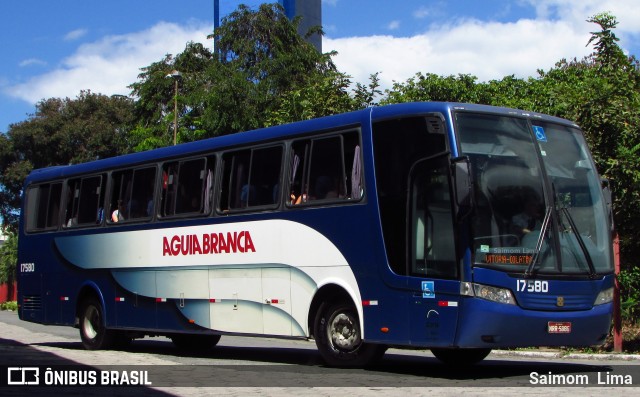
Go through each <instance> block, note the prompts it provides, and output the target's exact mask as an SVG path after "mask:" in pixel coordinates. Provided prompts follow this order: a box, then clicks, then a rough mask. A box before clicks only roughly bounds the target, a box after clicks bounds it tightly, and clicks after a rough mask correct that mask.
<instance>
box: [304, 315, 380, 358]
mask: <svg viewBox="0 0 640 397" xmlns="http://www.w3.org/2000/svg"><path fill="white" fill-rule="evenodd" d="M360 335H361V332H360V321H359V320H358V313H357V311H356V309H355V307H353V305H348V304H323V305H322V307H321V308H320V310H319V311H318V315H317V317H316V321H315V324H314V336H315V340H316V346H318V350H319V351H320V355H321V356H322V358H323V359H324V361H325V362H326V363H327V364H328V365H331V366H337V367H347V366H348V367H354V366H358V367H359V366H365V365H367V364H371V363H372V362H374V361H376V360H378V359H380V358H382V356H383V355H384V352H385V351H386V350H387V347H386V346H384V345H374V344H369V343H365V342H363V341H362V338H361V337H360Z"/></svg>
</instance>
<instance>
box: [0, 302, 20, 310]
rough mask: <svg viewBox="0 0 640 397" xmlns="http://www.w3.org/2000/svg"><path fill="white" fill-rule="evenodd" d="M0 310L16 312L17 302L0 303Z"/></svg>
mask: <svg viewBox="0 0 640 397" xmlns="http://www.w3.org/2000/svg"><path fill="white" fill-rule="evenodd" d="M0 310H10V311H12V312H13V311H16V310H18V302H16V301H9V302H3V303H0Z"/></svg>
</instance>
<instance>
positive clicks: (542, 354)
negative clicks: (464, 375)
mask: <svg viewBox="0 0 640 397" xmlns="http://www.w3.org/2000/svg"><path fill="white" fill-rule="evenodd" d="M491 354H495V355H496V356H519V357H532V358H564V359H575V360H612V361H634V360H640V354H622V353H565V352H562V351H527V350H492V351H491Z"/></svg>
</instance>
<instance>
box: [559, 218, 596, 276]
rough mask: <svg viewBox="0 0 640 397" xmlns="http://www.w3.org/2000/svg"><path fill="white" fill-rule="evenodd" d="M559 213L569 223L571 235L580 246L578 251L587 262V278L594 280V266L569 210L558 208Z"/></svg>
mask: <svg viewBox="0 0 640 397" xmlns="http://www.w3.org/2000/svg"><path fill="white" fill-rule="evenodd" d="M560 211H561V212H562V213H564V214H565V215H566V217H567V220H568V221H569V226H570V227H571V230H573V234H575V236H576V240H577V241H578V245H579V246H580V249H581V250H582V253H583V254H584V258H585V259H586V260H587V266H589V277H590V278H594V277H595V276H596V268H595V266H593V260H592V259H591V254H589V250H588V249H587V246H586V245H585V243H584V239H583V238H582V236H581V235H580V231H579V230H578V228H577V227H576V223H575V222H574V221H573V217H572V216H571V213H570V212H569V209H568V208H567V207H562V208H560Z"/></svg>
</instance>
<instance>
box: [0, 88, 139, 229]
mask: <svg viewBox="0 0 640 397" xmlns="http://www.w3.org/2000/svg"><path fill="white" fill-rule="evenodd" d="M132 125H133V101H132V100H130V99H129V98H126V97H119V96H113V97H108V96H105V95H100V94H94V93H91V92H89V91H82V92H81V93H80V94H79V95H78V97H77V98H76V99H69V98H66V99H59V98H50V99H46V100H42V101H40V102H39V103H38V104H37V105H36V112H35V114H33V115H32V116H30V117H29V118H28V119H27V120H25V121H22V122H20V123H16V124H11V125H10V126H9V131H8V132H7V134H6V135H2V138H1V139H0V165H1V166H2V167H0V198H2V200H0V217H2V218H3V219H4V222H5V225H7V227H9V228H10V229H11V230H16V227H17V218H18V216H17V214H18V210H19V208H20V195H21V192H22V184H23V183H24V179H25V178H26V176H27V175H28V174H29V172H30V171H31V170H32V169H34V168H42V167H49V166H52V165H66V164H72V163H81V162H85V161H90V160H95V159H99V158H106V157H113V156H116V155H119V154H123V153H125V152H127V150H128V149H127V148H128V145H129V144H128V132H129V130H130V129H131V127H132Z"/></svg>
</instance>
